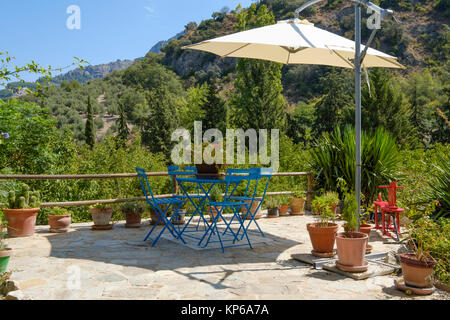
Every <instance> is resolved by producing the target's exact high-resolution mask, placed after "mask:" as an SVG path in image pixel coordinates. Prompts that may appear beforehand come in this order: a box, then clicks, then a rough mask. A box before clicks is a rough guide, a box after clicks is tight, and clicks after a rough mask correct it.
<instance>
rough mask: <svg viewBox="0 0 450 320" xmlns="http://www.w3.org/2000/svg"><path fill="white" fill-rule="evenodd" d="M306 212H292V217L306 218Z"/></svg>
mask: <svg viewBox="0 0 450 320" xmlns="http://www.w3.org/2000/svg"><path fill="white" fill-rule="evenodd" d="M304 215H305V213H304V212H291V216H304Z"/></svg>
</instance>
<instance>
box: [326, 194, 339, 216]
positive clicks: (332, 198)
mask: <svg viewBox="0 0 450 320" xmlns="http://www.w3.org/2000/svg"><path fill="white" fill-rule="evenodd" d="M324 198H325V202H326V203H327V204H328V207H329V208H330V210H331V212H332V213H333V215H335V214H336V209H337V206H338V205H339V195H338V193H337V192H334V191H327V192H325V194H324Z"/></svg>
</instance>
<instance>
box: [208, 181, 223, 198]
mask: <svg viewBox="0 0 450 320" xmlns="http://www.w3.org/2000/svg"><path fill="white" fill-rule="evenodd" d="M222 194H223V192H222V190H221V189H220V187H219V186H218V185H217V184H215V185H214V186H213V187H212V189H211V191H210V194H209V197H210V198H211V201H212V202H220V201H221V200H222V199H223V195H222Z"/></svg>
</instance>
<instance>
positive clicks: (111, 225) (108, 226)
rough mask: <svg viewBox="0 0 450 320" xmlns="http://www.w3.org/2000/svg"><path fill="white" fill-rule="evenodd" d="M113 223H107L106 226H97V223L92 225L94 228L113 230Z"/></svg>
mask: <svg viewBox="0 0 450 320" xmlns="http://www.w3.org/2000/svg"><path fill="white" fill-rule="evenodd" d="M113 226H114V225H113V224H112V223H110V224H107V225H106V226H96V225H95V224H94V225H92V226H91V229H92V230H111V229H112V228H113Z"/></svg>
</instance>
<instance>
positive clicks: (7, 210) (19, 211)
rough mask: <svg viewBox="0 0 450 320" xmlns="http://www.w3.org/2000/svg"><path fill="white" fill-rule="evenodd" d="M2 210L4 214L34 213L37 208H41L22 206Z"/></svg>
mask: <svg viewBox="0 0 450 320" xmlns="http://www.w3.org/2000/svg"><path fill="white" fill-rule="evenodd" d="M2 210H3V212H4V213H5V214H9V213H13V214H14V213H36V212H38V211H39V210H41V208H26V209H25V208H24V209H2Z"/></svg>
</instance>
